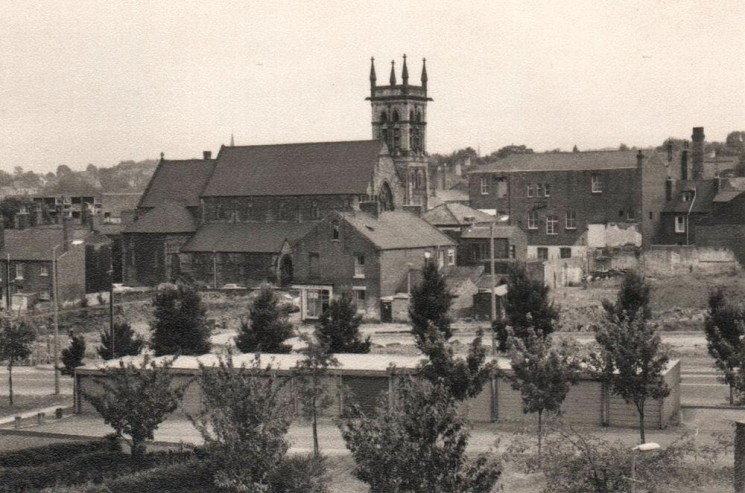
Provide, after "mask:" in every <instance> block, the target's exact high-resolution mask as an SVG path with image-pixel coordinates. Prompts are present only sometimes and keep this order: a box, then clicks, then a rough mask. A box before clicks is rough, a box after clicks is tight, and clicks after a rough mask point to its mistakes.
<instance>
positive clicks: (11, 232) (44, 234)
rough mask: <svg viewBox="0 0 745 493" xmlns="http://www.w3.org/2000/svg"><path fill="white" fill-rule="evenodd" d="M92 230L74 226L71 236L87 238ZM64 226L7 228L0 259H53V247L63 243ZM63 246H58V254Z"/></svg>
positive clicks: (76, 238)
mask: <svg viewBox="0 0 745 493" xmlns="http://www.w3.org/2000/svg"><path fill="white" fill-rule="evenodd" d="M89 234H90V231H89V230H88V229H85V228H73V229H72V232H71V236H72V238H71V239H73V240H81V239H84V238H86V237H87V236H88V235H89ZM62 242H63V233H62V226H43V227H38V228H28V229H23V230H18V229H6V230H5V246H4V247H3V248H2V250H0V259H3V260H5V259H7V258H8V255H10V259H11V260H39V261H51V260H52V249H53V248H54V247H55V246H57V245H62ZM61 252H62V248H61V247H59V248H57V256H59V255H60V254H61Z"/></svg>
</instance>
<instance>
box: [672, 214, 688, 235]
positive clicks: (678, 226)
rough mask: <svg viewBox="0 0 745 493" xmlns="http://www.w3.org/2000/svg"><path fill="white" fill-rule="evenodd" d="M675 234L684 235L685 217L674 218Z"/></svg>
mask: <svg viewBox="0 0 745 493" xmlns="http://www.w3.org/2000/svg"><path fill="white" fill-rule="evenodd" d="M675 232H676V233H685V232H686V217H685V216H675Z"/></svg>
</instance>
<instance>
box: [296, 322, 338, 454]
mask: <svg viewBox="0 0 745 493" xmlns="http://www.w3.org/2000/svg"><path fill="white" fill-rule="evenodd" d="M304 339H305V342H306V343H307V346H306V348H305V350H303V354H304V355H305V358H304V359H302V360H300V361H298V362H297V367H296V370H295V378H296V381H297V382H298V383H299V391H298V394H299V397H300V404H301V412H302V415H303V417H304V418H306V419H308V420H310V422H311V426H312V429H313V456H314V457H316V458H318V457H319V455H320V453H319V452H320V448H319V446H318V415H319V414H321V413H322V412H323V411H324V410H326V409H328V408H329V407H331V405H332V404H333V403H334V399H333V396H331V395H330V394H329V386H328V385H327V384H326V383H325V380H326V375H327V374H328V369H329V368H330V367H332V366H339V361H338V360H337V359H336V358H334V356H333V355H332V354H331V353H330V351H329V348H328V346H327V345H326V344H324V343H323V342H320V341H318V342H316V341H314V340H313V339H312V338H310V337H307V336H306V337H304Z"/></svg>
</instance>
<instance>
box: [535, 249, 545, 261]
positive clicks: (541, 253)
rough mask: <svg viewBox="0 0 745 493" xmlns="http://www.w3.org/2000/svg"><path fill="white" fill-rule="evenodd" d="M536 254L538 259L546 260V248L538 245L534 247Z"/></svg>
mask: <svg viewBox="0 0 745 493" xmlns="http://www.w3.org/2000/svg"><path fill="white" fill-rule="evenodd" d="M536 254H537V255H538V258H539V259H540V260H548V248H546V247H538V248H537V249H536Z"/></svg>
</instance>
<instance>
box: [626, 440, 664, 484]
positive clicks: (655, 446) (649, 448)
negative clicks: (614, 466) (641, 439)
mask: <svg viewBox="0 0 745 493" xmlns="http://www.w3.org/2000/svg"><path fill="white" fill-rule="evenodd" d="M659 449H660V444H659V443H654V442H647V443H642V444H641V445H637V446H636V447H634V448H633V449H631V493H636V456H637V454H638V453H645V452H653V451H655V450H659Z"/></svg>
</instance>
